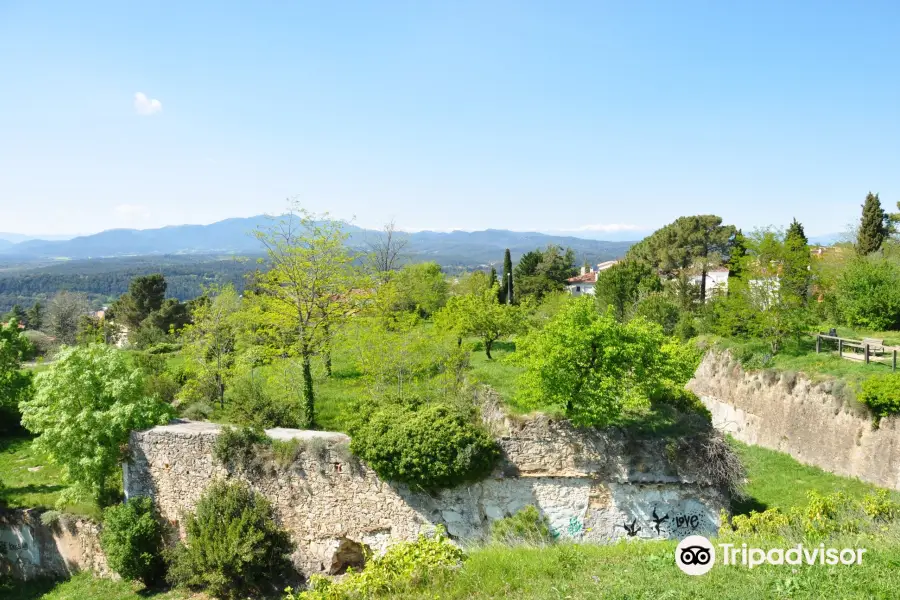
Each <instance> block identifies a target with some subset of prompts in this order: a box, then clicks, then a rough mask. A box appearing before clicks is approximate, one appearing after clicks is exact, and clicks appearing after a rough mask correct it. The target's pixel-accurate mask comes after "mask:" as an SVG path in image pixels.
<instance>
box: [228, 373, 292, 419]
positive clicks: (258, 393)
mask: <svg viewBox="0 0 900 600" xmlns="http://www.w3.org/2000/svg"><path fill="white" fill-rule="evenodd" d="M226 400H227V401H226V406H227V407H228V416H229V419H230V420H231V421H233V422H234V423H238V424H240V425H247V426H251V427H256V428H259V429H268V428H271V427H294V428H298V427H300V426H301V421H302V419H301V418H300V417H301V415H300V411H299V410H298V408H299V405H298V403H297V402H294V403H293V404H289V403H287V402H285V401H283V400H281V399H278V398H275V397H273V396H272V395H271V394H269V392H268V390H267V389H266V385H265V381H264V380H263V379H262V377H260V376H256V375H253V374H250V375H246V376H244V377H240V378H238V379H236V380H235V381H234V383H232V384H231V386H230V387H229V389H228V391H227V393H226Z"/></svg>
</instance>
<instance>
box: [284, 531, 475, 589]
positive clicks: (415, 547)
mask: <svg viewBox="0 0 900 600" xmlns="http://www.w3.org/2000/svg"><path fill="white" fill-rule="evenodd" d="M465 559H466V555H465V553H464V552H463V551H462V550H461V549H460V548H459V547H458V546H456V545H455V544H454V543H453V542H451V541H450V539H449V538H448V537H447V535H446V534H445V533H444V530H443V529H442V528H441V527H438V528H437V530H436V531H435V533H434V535H432V536H431V537H428V536H425V535H420V536H419V538H418V539H417V540H416V541H415V542H400V543H397V544H394V545H393V546H391V547H390V548H388V550H387V552H385V553H384V555H383V556H380V557H378V558H375V559H373V560H371V561H370V562H369V563H368V564H367V565H366V567H365V569H363V570H362V571H360V572H352V571H350V572H348V574H347V575H346V576H345V577H343V578H342V579H341V580H340V581H333V580H331V579H328V578H327V577H322V576H320V575H313V576H312V578H311V580H310V584H311V585H310V588H311V589H310V590H309V591H306V592H300V593H298V594H294V593H293V590H291V589H290V588H288V590H287V594H286V595H285V596H284V599H283V600H341V599H343V598H372V597H374V596H376V595H384V596H385V597H391V595H393V594H395V593H396V592H400V591H403V590H406V589H409V588H411V587H418V588H425V587H427V586H428V584H429V583H430V582H431V581H433V580H434V579H435V577H438V576H440V575H441V574H443V573H446V572H448V571H451V570H453V569H458V568H459V567H460V566H461V565H462V562H463V561H464V560H465Z"/></svg>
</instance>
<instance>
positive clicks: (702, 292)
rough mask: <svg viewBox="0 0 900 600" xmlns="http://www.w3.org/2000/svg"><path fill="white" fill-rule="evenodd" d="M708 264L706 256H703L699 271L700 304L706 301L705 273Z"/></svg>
mask: <svg viewBox="0 0 900 600" xmlns="http://www.w3.org/2000/svg"><path fill="white" fill-rule="evenodd" d="M707 270H708V266H707V264H706V258H705V257H704V258H703V268H702V269H701V271H700V304H701V305H703V304H704V303H705V302H706V274H707Z"/></svg>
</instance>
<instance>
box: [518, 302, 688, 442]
mask: <svg viewBox="0 0 900 600" xmlns="http://www.w3.org/2000/svg"><path fill="white" fill-rule="evenodd" d="M677 347H678V345H677V343H675V342H673V341H672V340H670V339H668V338H666V336H665V335H664V334H663V332H662V328H661V327H660V326H659V325H656V324H655V323H651V322H649V321H647V320H645V319H643V318H636V319H633V320H631V321H628V322H626V323H620V322H619V321H617V320H616V319H615V317H614V316H613V313H612V312H611V311H609V312H607V313H600V312H598V311H597V310H596V309H595V307H594V303H593V301H592V300H591V299H590V298H588V297H584V296H582V297H580V298H576V299H575V300H573V301H572V302H571V303H569V304H568V305H567V306H565V307H564V308H563V309H562V310H561V311H560V312H559V313H558V314H557V315H556V316H555V317H554V318H553V319H551V320H550V321H549V322H548V323H547V325H546V327H544V328H543V329H541V330H537V331H533V332H531V333H529V334H528V335H526V336H525V337H524V338H523V339H521V340H520V341H519V343H518V351H517V353H516V355H517V360H518V362H520V363H521V364H522V365H523V366H524V367H525V372H524V374H523V375H522V377H521V380H520V384H519V386H520V387H519V389H520V395H521V399H522V401H523V402H524V403H525V404H526V405H532V406H535V407H537V406H545V405H548V404H549V405H552V406H556V407H558V408H559V409H561V410H562V411H563V412H564V414H565V415H566V416H567V417H569V418H571V419H572V420H573V421H574V422H575V423H577V424H580V425H599V426H602V425H607V424H609V423H611V422H613V421H614V420H615V419H616V418H617V417H618V416H619V415H620V414H621V413H622V412H623V411H624V410H625V409H634V408H640V407H646V406H648V405H649V401H650V399H651V398H652V397H653V396H655V395H658V394H659V393H660V390H661V389H662V388H664V387H665V386H666V385H668V382H669V381H670V380H673V379H674V378H676V377H677V378H679V379H683V381H684V382H686V381H687V378H685V377H684V375H683V371H684V370H687V369H690V366H688V365H687V364H682V356H681V355H680V353H679V352H677V351H674V352H673V350H672V349H673V348H677Z"/></svg>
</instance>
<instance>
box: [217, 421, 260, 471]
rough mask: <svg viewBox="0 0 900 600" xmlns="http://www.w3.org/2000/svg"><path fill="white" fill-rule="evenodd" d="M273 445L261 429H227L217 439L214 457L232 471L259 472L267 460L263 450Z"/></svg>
mask: <svg viewBox="0 0 900 600" xmlns="http://www.w3.org/2000/svg"><path fill="white" fill-rule="evenodd" d="M271 445H272V439H271V438H270V437H269V436H267V435H266V434H265V432H263V431H262V430H261V429H255V428H253V427H241V428H239V429H235V428H234V427H225V428H223V429H222V432H221V433H220V434H219V435H218V437H216V443H215V444H214V445H213V457H215V459H216V460H217V461H219V462H220V463H222V464H223V465H225V466H226V467H228V468H230V469H239V470H244V471H248V472H254V471H259V470H260V468H261V467H262V465H263V463H264V458H265V457H264V456H263V454H264V453H263V452H261V450H264V449H267V448H268V447H269V446H271ZM266 455H267V453H266Z"/></svg>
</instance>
